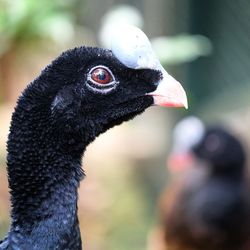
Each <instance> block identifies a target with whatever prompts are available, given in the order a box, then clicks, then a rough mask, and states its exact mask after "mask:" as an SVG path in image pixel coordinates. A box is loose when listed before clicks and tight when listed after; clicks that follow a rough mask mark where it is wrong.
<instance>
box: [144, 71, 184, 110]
mask: <svg viewBox="0 0 250 250" xmlns="http://www.w3.org/2000/svg"><path fill="white" fill-rule="evenodd" d="M148 95H151V96H153V98H154V105H159V106H165V107H185V108H186V109H187V108H188V101H187V95H186V92H185V90H184V89H183V87H182V86H181V84H180V83H179V82H178V81H177V80H175V79H174V78H173V77H172V76H171V75H169V74H168V73H167V72H166V71H165V70H164V72H163V78H162V80H161V81H160V82H159V84H158V86H157V89H156V90H155V91H154V92H151V93H148Z"/></svg>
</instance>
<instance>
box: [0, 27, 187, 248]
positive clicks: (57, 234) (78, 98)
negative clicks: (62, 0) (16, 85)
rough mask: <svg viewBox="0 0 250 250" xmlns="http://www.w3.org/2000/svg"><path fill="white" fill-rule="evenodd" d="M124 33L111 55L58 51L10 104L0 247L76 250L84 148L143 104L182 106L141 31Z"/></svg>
mask: <svg viewBox="0 0 250 250" xmlns="http://www.w3.org/2000/svg"><path fill="white" fill-rule="evenodd" d="M131 31H132V32H130V33H127V37H128V39H129V40H130V44H127V45H126V40H124V39H123V38H124V34H122V36H123V38H122V39H120V40H119V39H118V37H116V39H115V41H113V48H112V50H105V49H100V48H91V47H80V48H75V49H72V50H68V51H66V52H64V53H63V54H62V55H60V56H59V57H58V58H57V59H56V60H54V61H53V62H52V63H51V64H50V65H49V66H47V67H46V68H45V69H44V70H43V71H42V72H41V74H40V76H38V77H37V78H36V79H35V80H34V81H33V82H32V83H31V84H29V85H28V86H27V88H26V89H25V90H24V92H23V93H22V95H21V96H20V98H19V99H18V102H17V106H16V108H15V111H14V113H13V117H12V122H11V127H10V133H9V137H8V148H7V149H8V156H7V166H8V168H7V169H8V176H9V187H10V193H11V204H12V211H11V219H12V220H11V227H10V231H9V233H8V235H7V236H6V238H5V239H4V240H3V241H2V242H1V243H0V249H15V250H17V249H18V250H19V249H20V250H27V249H29V250H31V249H39V250H43V249H44V250H50V249H51V250H52V249H53V250H55V249H70V250H77V249H82V247H81V237H80V231H79V225H78V218H77V188H78V186H79V182H80V180H81V179H82V178H83V177H84V172H83V170H82V168H81V158H82V155H83V153H84V151H85V149H86V147H87V145H88V144H89V143H91V142H92V141H93V140H94V139H95V138H96V137H97V136H98V135H99V134H101V133H103V132H105V131H106V130H107V129H109V128H111V127H113V126H115V125H118V124H120V123H122V122H123V121H127V120H130V119H132V118H133V117H135V116H136V115H138V114H140V113H142V112H143V111H144V110H145V109H146V108H148V107H149V106H151V105H154V104H160V105H165V106H185V105H186V96H185V92H184V90H183V89H182V87H181V85H180V84H179V83H178V82H177V81H175V80H174V79H173V78H172V77H171V76H169V75H168V74H167V73H166V72H165V71H164V70H163V69H162V68H161V66H160V64H159V62H158V60H157V59H156V58H155V57H154V56H153V54H152V53H151V50H150V49H151V48H150V46H149V45H148V44H147V43H148V40H147V38H146V36H145V35H144V33H142V31H140V30H139V29H136V28H132V27H131ZM133 39H134V42H132V43H131V41H133ZM138 39H139V41H138ZM143 41H144V42H145V43H146V45H147V46H144V47H143V46H142V45H143ZM124 43H125V44H124ZM137 45H140V46H139V47H138V46H137ZM122 46H125V48H126V49H127V50H126V52H124V51H123V50H122V51H120V48H122ZM145 48H146V49H145ZM146 52H150V53H151V54H152V55H151V56H150V58H148V57H147V56H148V53H146ZM126 56H129V59H128V58H127V57H126ZM145 58H146V59H147V60H146V61H145V60H143V59H145ZM139 59H140V60H141V59H142V61H140V60H139ZM149 59H150V60H151V61H150V60H149ZM152 62H154V63H155V64H152ZM171 91H172V92H173V93H172V92H171ZM166 94H167V95H168V96H166Z"/></svg>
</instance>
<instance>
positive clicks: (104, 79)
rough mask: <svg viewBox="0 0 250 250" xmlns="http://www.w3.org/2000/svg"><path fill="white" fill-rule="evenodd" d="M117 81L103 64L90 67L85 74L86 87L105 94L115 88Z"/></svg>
mask: <svg viewBox="0 0 250 250" xmlns="http://www.w3.org/2000/svg"><path fill="white" fill-rule="evenodd" d="M118 83H119V82H118V81H116V80H115V77H114V75H113V73H112V71H111V70H110V69H109V68H108V67H106V66H104V65H97V66H95V67H93V68H91V69H90V70H89V73H88V74H87V87H88V88H89V89H91V90H92V91H94V92H98V93H103V94H106V93H108V92H110V91H111V90H113V89H114V88H116V86H117V84H118Z"/></svg>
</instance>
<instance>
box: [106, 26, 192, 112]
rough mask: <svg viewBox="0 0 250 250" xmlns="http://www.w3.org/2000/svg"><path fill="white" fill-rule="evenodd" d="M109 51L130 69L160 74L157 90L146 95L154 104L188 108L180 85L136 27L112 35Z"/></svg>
mask: <svg viewBox="0 0 250 250" xmlns="http://www.w3.org/2000/svg"><path fill="white" fill-rule="evenodd" d="M111 36H112V39H111V49H112V52H113V54H114V55H115V57H116V58H117V59H118V60H119V61H120V62H121V63H122V64H124V65H125V66H127V67H128V68H132V69H153V70H159V71H161V72H162V79H161V80H160V81H159V82H158V83H156V84H157V89H156V90H155V91H154V92H152V93H148V95H151V96H153V98H154V104H155V105H160V106H168V107H185V108H187V107H188V104H187V96H186V93H185V91H184V89H183V87H182V86H181V84H180V83H179V82H178V81H176V80H175V79H174V78H173V77H172V76H170V75H169V74H168V73H167V71H166V70H165V69H164V68H163V66H162V65H161V63H160V61H159V60H158V58H157V57H156V55H155V53H154V51H153V49H152V46H151V43H150V41H149V39H148V37H147V36H146V35H145V33H144V32H143V31H142V30H140V29H139V28H137V27H134V26H130V25H124V26H122V27H119V29H116V30H114V31H113V33H112V35H111Z"/></svg>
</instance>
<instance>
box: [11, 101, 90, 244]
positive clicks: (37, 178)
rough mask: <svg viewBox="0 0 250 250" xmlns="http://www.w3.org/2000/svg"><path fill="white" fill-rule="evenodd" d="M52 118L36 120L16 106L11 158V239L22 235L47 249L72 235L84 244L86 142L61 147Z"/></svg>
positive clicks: (60, 137)
mask: <svg viewBox="0 0 250 250" xmlns="http://www.w3.org/2000/svg"><path fill="white" fill-rule="evenodd" d="M48 117H49V116H48V114H46V112H44V113H43V112H40V113H39V115H37V112H34V113H33V111H32V110H31V111H30V112H27V111H25V110H23V109H22V107H21V106H20V105H19V106H17V108H16V111H15V113H14V115H13V118H12V124H11V128H10V134H9V140H8V156H7V166H8V175H9V187H10V190H11V191H10V193H11V203H12V212H11V217H12V225H11V234H15V232H16V231H22V234H24V235H26V236H27V237H28V238H29V239H31V241H32V240H33V241H34V242H35V239H36V242H37V240H38V238H39V239H41V240H44V241H46V242H47V244H48V245H47V248H44V249H52V244H53V243H55V242H59V241H60V242H61V243H60V244H63V241H62V239H64V240H65V241H66V243H65V244H68V243H69V242H71V241H72V240H74V239H73V237H74V235H75V237H76V238H77V239H78V240H77V241H74V242H78V245H79V244H80V243H79V242H80V233H79V227H78V219H77V189H78V187H79V182H80V180H81V179H82V178H83V176H84V173H83V171H82V169H81V157H82V154H83V152H84V150H85V148H86V144H85V143H84V142H83V141H79V142H78V143H75V144H74V145H72V146H71V147H70V145H68V144H67V145H66V147H63V146H64V145H63V142H64V141H63V139H62V138H64V135H63V134H62V135H59V134H57V133H56V132H55V130H54V129H53V126H52V125H51V121H50V120H49V119H48ZM27 237H24V238H27ZM21 238H23V237H21ZM39 241H40V240H39ZM42 243H43V242H42V241H41V244H42ZM32 244H33V243H32ZM34 244H35V243H34ZM36 244H37V243H36ZM39 249H40V248H39ZM60 249H61V248H60ZM63 249H64V248H63ZM70 249H78V248H77V247H75V248H74V247H73V248H70ZM79 249H80V248H79Z"/></svg>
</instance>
